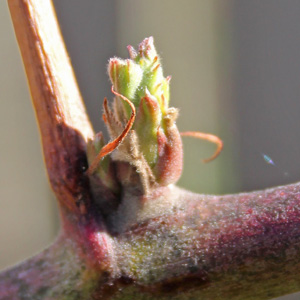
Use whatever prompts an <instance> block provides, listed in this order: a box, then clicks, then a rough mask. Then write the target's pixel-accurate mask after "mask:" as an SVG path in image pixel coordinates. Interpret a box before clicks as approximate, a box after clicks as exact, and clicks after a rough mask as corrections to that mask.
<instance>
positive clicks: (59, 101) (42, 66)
mask: <svg viewBox="0 0 300 300" xmlns="http://www.w3.org/2000/svg"><path fill="white" fill-rule="evenodd" d="M8 4H9V9H10V13H11V17H12V21H13V24H14V29H15V33H16V36H17V40H18V43H19V47H20V51H21V54H22V58H23V62H24V66H25V70H26V74H27V78H28V83H29V87H30V92H31V96H32V100H33V105H34V108H35V111H36V116H37V119H38V123H39V127H40V132H41V137H42V144H43V150H44V157H45V161H46V165H47V169H48V175H49V179H50V182H51V185H52V188H53V190H54V191H55V193H56V195H57V197H58V199H59V200H60V203H61V204H62V205H63V206H66V207H68V208H69V209H70V210H72V211H76V210H77V206H76V201H77V202H78V201H80V200H81V199H84V200H85V201H86V202H88V197H87V196H85V197H84V195H85V194H86V187H85V185H86V182H85V181H84V179H83V178H84V176H83V172H84V170H85V168H86V159H85V143H86V141H87V139H88V138H91V137H93V129H92V127H91V125H90V122H89V120H88V117H87V114H86V112H85V108H84V105H83V102H82V99H81V96H80V92H79V90H78V87H77V83H76V80H75V77H74V74H73V71H72V67H71V65H70V61H69V57H68V55H67V52H66V49H65V46H64V43H63V40H62V38H61V34H60V30H59V27H58V24H57V21H56V17H55V13H54V10H53V7H52V4H51V1H50V0H43V1H40V0H8Z"/></svg>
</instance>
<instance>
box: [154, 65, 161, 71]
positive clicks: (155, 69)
mask: <svg viewBox="0 0 300 300" xmlns="http://www.w3.org/2000/svg"><path fill="white" fill-rule="evenodd" d="M159 67H160V64H157V65H156V67H155V68H153V69H152V72H156V71H157V70H158V68H159Z"/></svg>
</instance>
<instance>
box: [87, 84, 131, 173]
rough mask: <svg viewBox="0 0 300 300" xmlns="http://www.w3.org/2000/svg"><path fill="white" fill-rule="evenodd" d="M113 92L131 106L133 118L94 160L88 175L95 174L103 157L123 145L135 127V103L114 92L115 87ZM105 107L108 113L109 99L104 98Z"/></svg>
mask: <svg viewBox="0 0 300 300" xmlns="http://www.w3.org/2000/svg"><path fill="white" fill-rule="evenodd" d="M111 91H112V93H113V94H115V95H116V96H118V97H120V98H121V99H122V100H124V101H126V102H127V103H128V104H129V106H130V108H131V110H132V112H131V116H130V118H129V120H128V122H127V124H126V126H125V128H124V130H123V131H122V133H121V134H120V135H119V136H118V137H117V138H116V139H114V140H113V141H112V142H110V143H108V144H106V145H105V146H104V147H103V148H102V149H101V151H100V152H99V153H98V155H97V156H96V157H95V159H94V160H93V162H92V163H91V165H90V166H89V168H88V170H87V174H88V175H92V174H93V172H94V171H95V170H96V168H97V166H98V164H99V162H100V161H101V159H102V158H103V157H105V156H106V155H108V154H110V153H111V152H112V151H114V150H115V149H116V148H117V147H118V146H119V145H120V144H121V143H122V141H123V140H124V139H125V137H126V136H127V134H128V132H129V131H130V129H131V127H132V125H133V122H134V119H135V115H136V112H135V107H134V105H133V103H132V102H131V101H130V100H129V99H127V98H126V97H125V96H123V95H121V94H119V93H117V92H116V91H114V89H113V86H112V87H111ZM103 106H104V110H105V111H108V107H107V99H106V98H104V103H103Z"/></svg>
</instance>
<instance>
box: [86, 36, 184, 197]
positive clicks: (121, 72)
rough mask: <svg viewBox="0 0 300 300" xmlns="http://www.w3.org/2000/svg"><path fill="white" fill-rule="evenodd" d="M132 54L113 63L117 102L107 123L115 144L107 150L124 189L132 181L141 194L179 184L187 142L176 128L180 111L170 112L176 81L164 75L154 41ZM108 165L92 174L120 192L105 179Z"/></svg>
mask: <svg viewBox="0 0 300 300" xmlns="http://www.w3.org/2000/svg"><path fill="white" fill-rule="evenodd" d="M128 51H129V55H130V59H125V60H124V59H120V58H116V57H115V58H112V59H110V60H109V64H108V74H109V78H110V80H111V83H112V92H113V93H114V94H115V100H114V104H113V106H112V108H110V107H109V106H108V105H107V103H106V102H105V105H104V120H105V123H106V126H107V127H108V131H109V134H110V136H111V139H113V141H112V142H110V143H109V144H108V145H106V146H105V147H106V148H105V147H104V148H102V150H101V151H102V153H105V155H106V154H108V153H111V155H110V157H111V159H112V161H114V162H115V163H116V165H117V166H118V165H119V167H120V168H119V172H118V180H119V181H120V182H121V184H122V185H126V184H130V182H132V185H136V186H138V183H137V182H140V185H141V190H142V191H143V192H144V193H148V192H149V191H150V190H151V188H152V187H157V186H160V185H168V184H171V183H174V182H176V181H177V180H178V178H179V177H180V174H181V170H182V143H181V138H180V134H179V132H178V130H177V127H176V124H175V120H176V117H177V114H178V111H177V109H175V108H169V98H170V95H169V85H170V79H171V77H170V76H168V77H164V76H163V69H162V66H161V63H160V58H159V56H158V54H157V52H156V49H155V47H154V44H153V38H152V37H149V38H146V39H145V40H144V41H143V42H142V43H141V44H140V45H139V47H138V50H137V51H135V50H134V48H133V47H132V46H128ZM128 120H129V121H128ZM94 147H95V149H96V148H97V149H98V152H99V151H100V149H101V146H100V145H99V143H98V144H95V145H94ZM102 147H103V146H102ZM95 151H96V152H97V150H95ZM112 151H113V152H112ZM100 158H102V156H100ZM124 163H125V165H124ZM126 163H127V167H126ZM93 164H94V165H95V162H93ZM103 164H105V163H104V160H103V161H101V162H99V167H97V169H95V167H93V170H92V171H93V173H96V174H98V175H97V176H98V177H99V178H100V179H101V180H102V181H103V180H104V184H105V186H112V187H114V184H113V182H111V181H110V180H111V177H108V179H107V178H106V177H105V176H106V175H107V170H101V168H102V165H103ZM96 165H97V164H96ZM103 167H104V168H105V167H106V168H107V166H105V165H103ZM137 174H138V177H139V178H140V180H138V181H136V176H137Z"/></svg>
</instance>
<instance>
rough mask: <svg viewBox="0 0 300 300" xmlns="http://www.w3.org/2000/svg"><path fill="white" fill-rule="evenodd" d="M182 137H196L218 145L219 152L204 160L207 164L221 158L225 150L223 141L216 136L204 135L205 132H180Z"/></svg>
mask: <svg viewBox="0 0 300 300" xmlns="http://www.w3.org/2000/svg"><path fill="white" fill-rule="evenodd" d="M180 135H181V136H191V137H195V138H198V139H202V140H206V141H209V142H212V143H215V144H216V145H217V150H216V152H215V153H214V154H213V155H212V156H211V157H209V158H206V159H203V160H202V162H204V163H207V162H210V161H212V160H214V159H215V158H217V157H218V156H219V154H220V153H221V151H222V149H223V141H222V140H221V139H220V138H219V137H217V136H216V135H213V134H209V133H203V132H198V131H185V132H180Z"/></svg>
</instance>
